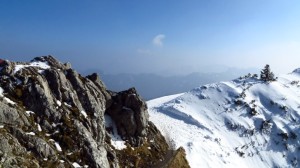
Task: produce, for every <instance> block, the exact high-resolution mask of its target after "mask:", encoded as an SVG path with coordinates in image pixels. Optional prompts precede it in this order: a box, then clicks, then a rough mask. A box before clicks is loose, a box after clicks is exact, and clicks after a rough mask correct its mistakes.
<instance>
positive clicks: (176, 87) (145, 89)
mask: <svg viewBox="0 0 300 168" xmlns="http://www.w3.org/2000/svg"><path fill="white" fill-rule="evenodd" d="M249 72H251V73H254V72H257V70H256V69H234V68H231V69H228V70H227V71H224V72H219V73H198V72H195V73H191V74H188V75H178V76H164V75H157V74H150V73H149V74H126V73H124V74H114V75H110V74H105V73H100V77H101V79H102V80H103V81H104V83H105V85H106V87H107V88H108V89H110V90H115V91H121V90H124V89H128V88H130V87H133V86H134V87H135V88H136V89H137V90H138V92H139V93H140V95H141V96H142V97H143V98H144V99H145V100H150V99H154V98H157V97H162V96H165V95H171V94H176V93H181V92H185V91H186V90H190V89H192V88H194V87H196V86H199V85H203V84H208V83H213V82H218V81H225V80H231V79H234V78H236V77H238V76H240V75H243V74H246V73H249Z"/></svg>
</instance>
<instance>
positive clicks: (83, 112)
mask: <svg viewBox="0 0 300 168" xmlns="http://www.w3.org/2000/svg"><path fill="white" fill-rule="evenodd" d="M80 113H81V114H82V115H83V116H84V118H87V116H88V115H87V114H86V112H85V111H83V110H82V111H80Z"/></svg>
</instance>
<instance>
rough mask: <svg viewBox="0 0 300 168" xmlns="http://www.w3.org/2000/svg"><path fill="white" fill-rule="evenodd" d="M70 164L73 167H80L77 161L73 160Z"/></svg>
mask: <svg viewBox="0 0 300 168" xmlns="http://www.w3.org/2000/svg"><path fill="white" fill-rule="evenodd" d="M72 166H73V167H74V168H81V166H80V165H79V164H78V163H77V162H74V163H73V164H72Z"/></svg>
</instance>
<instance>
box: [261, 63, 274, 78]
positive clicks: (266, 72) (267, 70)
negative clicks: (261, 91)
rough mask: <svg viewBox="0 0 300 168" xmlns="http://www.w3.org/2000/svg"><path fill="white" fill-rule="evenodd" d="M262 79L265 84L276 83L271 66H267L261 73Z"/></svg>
mask: <svg viewBox="0 0 300 168" xmlns="http://www.w3.org/2000/svg"><path fill="white" fill-rule="evenodd" d="M260 79H261V80H263V81H265V82H271V81H275V77H274V73H273V72H271V69H270V65H268V64H267V65H266V66H265V67H264V69H262V71H261V72H260Z"/></svg>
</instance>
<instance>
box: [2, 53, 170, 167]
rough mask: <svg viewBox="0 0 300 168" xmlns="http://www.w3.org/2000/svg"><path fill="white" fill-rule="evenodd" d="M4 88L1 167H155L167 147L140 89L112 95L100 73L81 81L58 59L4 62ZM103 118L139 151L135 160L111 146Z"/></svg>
mask: <svg viewBox="0 0 300 168" xmlns="http://www.w3.org/2000/svg"><path fill="white" fill-rule="evenodd" d="M0 87H1V88H3V90H4V93H3V95H1V93H0V142H2V143H1V144H0V147H1V148H0V167H1V166H2V167H61V168H63V167H72V164H73V163H74V162H76V163H78V164H80V165H81V166H84V165H87V166H89V167H93V168H94V167H95V168H100V167H101V168H102V167H103V168H106V167H114V168H118V167H123V165H126V166H130V165H132V166H135V167H151V166H152V165H155V163H156V162H158V161H159V159H161V158H163V157H164V155H165V153H166V151H167V150H168V148H169V147H168V144H167V143H166V141H165V139H164V138H163V136H162V135H161V134H160V132H159V131H158V130H157V129H156V127H155V126H154V125H153V124H152V123H149V120H148V118H149V115H148V112H147V106H146V103H145V102H144V101H143V100H142V98H141V97H140V96H139V95H138V94H137V92H136V90H135V89H134V88H131V89H129V90H127V91H123V92H119V93H116V92H112V91H108V90H106V88H105V85H104V84H103V82H102V81H101V80H100V77H99V76H98V75H97V74H92V75H89V76H87V77H83V76H81V75H80V74H79V73H77V72H76V71H75V70H73V69H71V64H70V63H65V64H63V63H60V62H59V61H58V60H56V59H55V58H54V57H52V56H43V57H37V58H34V59H33V60H32V61H31V63H22V62H9V61H5V62H3V63H2V64H1V67H0ZM7 98H9V99H10V101H13V103H11V102H10V103H9V102H7V100H6V99H7ZM105 114H107V115H110V116H111V118H112V119H113V122H114V123H115V124H116V126H117V130H118V133H119V134H120V135H121V136H122V137H123V138H124V140H127V145H128V146H131V147H135V148H136V149H137V150H134V152H132V153H130V154H131V155H132V158H131V160H130V161H127V159H126V156H128V153H127V152H128V151H127V150H128V149H129V148H126V149H124V150H116V149H115V148H114V146H112V144H111V142H110V139H109V137H108V136H107V135H108V131H107V130H106V128H105V119H104V115H105ZM150 140H153V142H154V141H155V142H157V143H155V144H153V142H152V141H151V142H150ZM149 145H151V147H152V148H153V149H155V150H152V151H151V150H150V148H148V147H149ZM130 149H131V148H130ZM149 154H151V157H150V156H149ZM140 156H144V157H145V158H147V159H145V158H140ZM148 156H149V157H148ZM136 159H137V160H139V161H138V162H137V160H136ZM141 159H142V161H140V160H141Z"/></svg>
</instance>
